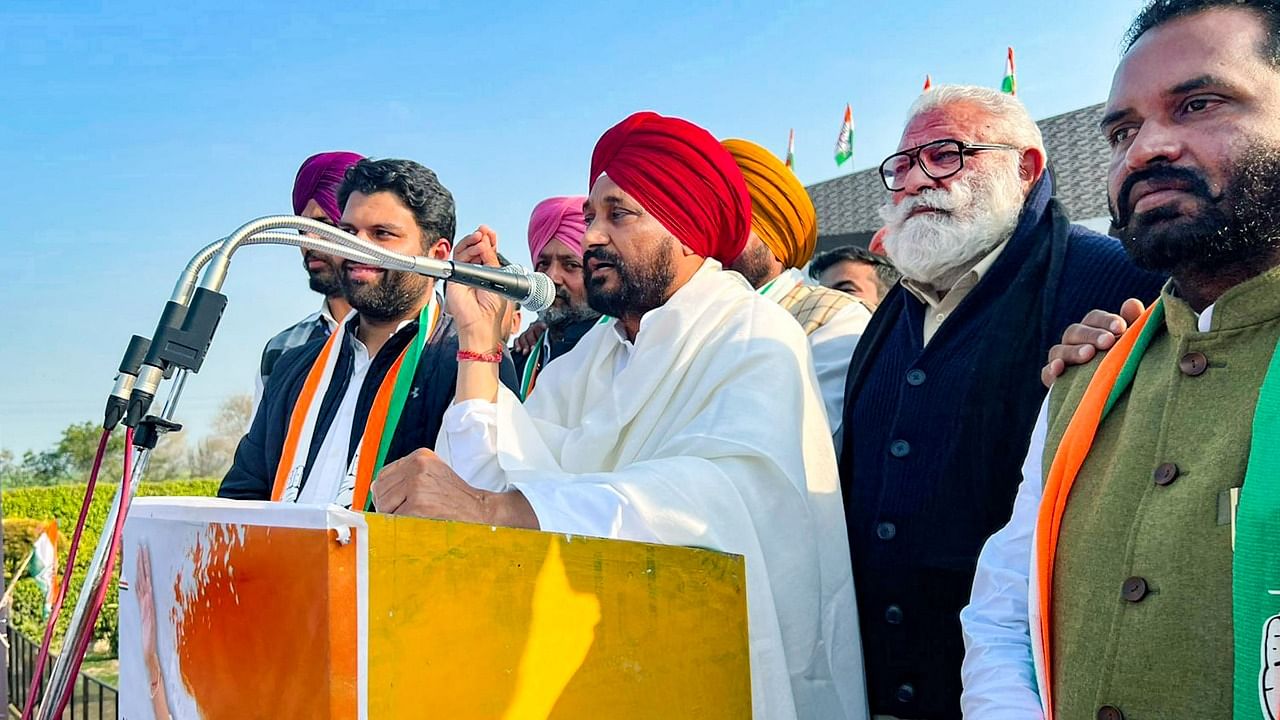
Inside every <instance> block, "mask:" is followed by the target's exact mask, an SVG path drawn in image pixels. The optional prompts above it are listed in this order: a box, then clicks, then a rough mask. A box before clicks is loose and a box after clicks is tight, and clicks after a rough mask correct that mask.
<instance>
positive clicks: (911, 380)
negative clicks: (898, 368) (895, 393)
mask: <svg viewBox="0 0 1280 720" xmlns="http://www.w3.org/2000/svg"><path fill="white" fill-rule="evenodd" d="M925 377H926V376H925V374H924V371H923V370H912V371H910V372H908V373H907V384H908V385H910V386H911V387H920V386H921V385H923V384H924V381H925Z"/></svg>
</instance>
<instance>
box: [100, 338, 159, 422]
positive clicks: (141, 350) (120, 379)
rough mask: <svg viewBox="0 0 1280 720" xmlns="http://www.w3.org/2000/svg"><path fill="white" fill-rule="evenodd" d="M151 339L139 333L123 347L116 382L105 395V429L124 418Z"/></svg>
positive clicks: (103, 420)
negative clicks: (108, 393)
mask: <svg viewBox="0 0 1280 720" xmlns="http://www.w3.org/2000/svg"><path fill="white" fill-rule="evenodd" d="M150 347H151V341H150V340H148V339H146V338H144V337H142V336H141V335H134V336H133V337H132V338H131V339H130V340H129V346H128V347H127V348H125V351H124V358H123V359H122V360H120V368H119V369H118V370H117V372H116V384H115V387H113V388H111V394H110V395H108V396H107V409H106V410H105V411H104V413H103V419H102V427H103V429H105V430H107V431H111V430H114V429H115V427H116V425H118V424H119V423H120V421H121V420H122V419H123V418H124V416H125V413H126V411H127V410H128V407H129V395H130V393H132V392H133V385H134V383H135V382H136V381H137V379H138V371H139V369H141V367H142V361H143V359H144V358H145V357H146V356H147V350H149V349H150Z"/></svg>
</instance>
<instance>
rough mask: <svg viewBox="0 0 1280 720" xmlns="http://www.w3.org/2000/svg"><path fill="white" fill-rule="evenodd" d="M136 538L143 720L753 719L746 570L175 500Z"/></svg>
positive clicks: (136, 686)
mask: <svg viewBox="0 0 1280 720" xmlns="http://www.w3.org/2000/svg"><path fill="white" fill-rule="evenodd" d="M125 541H126V542H125V549H124V558H123V561H122V566H123V568H124V579H123V582H122V587H123V590H122V592H121V594H120V598H121V608H120V612H121V618H120V623H121V641H120V657H121V711H122V713H121V717H126V718H130V719H131V720H132V719H135V718H152V717H155V716H156V712H157V708H164V707H167V708H168V710H169V712H171V713H172V715H173V717H175V718H178V717H182V718H185V717H192V718H195V717H201V718H205V719H206V720H221V718H294V717H296V718H333V719H335V720H337V719H338V718H344V719H345V718H370V719H372V720H383V719H385V720H392V719H400V718H495V719H515V718H521V719H524V718H565V719H570V718H583V719H586V718H591V719H595V718H617V719H619V720H625V719H628V718H712V719H714V718H725V719H726V720H728V719H730V718H732V719H733V720H739V719H741V718H749V717H750V715H751V688H750V669H749V663H748V650H747V619H746V582H745V569H744V566H743V561H742V558H741V557H738V556H733V555H726V554H722V553H717V552H711V551H706V550H696V549H688V548H675V547H664V546H657V545H647V544H642V543H630V542H620V541H613V540H601V539H595V538H586V537H581V536H566V535H555V534H549V533H540V532H531V531H524V530H512V529H507V528H491V527H487V526H479V525H469V524H463V523H448V522H436V521H428V520H420V519H415V518H401V517H393V516H384V515H375V514H370V515H365V514H361V513H352V512H349V511H345V510H339V509H337V508H322V507H306V506H296V505H282V504H272V503H247V502H231V501H222V500H209V499H199V500H195V499H177V498H156V499H152V498H148V499H140V500H138V501H136V502H135V503H134V507H133V510H132V512H131V514H130V518H129V520H128V524H127V526H126V536H125ZM144 570H146V571H148V572H143V571H144ZM157 675H158V676H159V677H157ZM157 689H158V691H159V698H160V700H161V701H163V705H161V704H158V703H157V698H156V693H155V692H153V691H156V690H157Z"/></svg>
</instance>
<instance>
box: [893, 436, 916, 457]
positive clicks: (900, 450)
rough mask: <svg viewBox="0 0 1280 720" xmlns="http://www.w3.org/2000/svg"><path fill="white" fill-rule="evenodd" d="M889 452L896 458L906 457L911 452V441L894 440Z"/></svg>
mask: <svg viewBox="0 0 1280 720" xmlns="http://www.w3.org/2000/svg"><path fill="white" fill-rule="evenodd" d="M889 454H890V455H892V456H894V457H896V458H904V457H906V456H908V455H910V454H911V443H909V442H907V441H906V440H894V441H893V442H892V443H890V444H889Z"/></svg>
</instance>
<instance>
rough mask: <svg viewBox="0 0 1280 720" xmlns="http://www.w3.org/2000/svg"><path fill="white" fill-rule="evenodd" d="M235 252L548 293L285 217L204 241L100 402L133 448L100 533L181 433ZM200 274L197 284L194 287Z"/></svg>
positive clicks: (66, 668)
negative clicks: (178, 420)
mask: <svg viewBox="0 0 1280 720" xmlns="http://www.w3.org/2000/svg"><path fill="white" fill-rule="evenodd" d="M283 231H289V232H283ZM299 233H308V235H302V234H299ZM243 245H292V246H294V247H302V248H310V249H314V250H319V251H321V252H324V253H328V254H330V255H336V256H339V257H343V258H347V259H349V260H354V261H356V262H359V263H363V264H366V265H372V266H376V267H381V268H385V269H388V270H399V271H404V272H413V273H418V274H421V275H427V276H430V277H434V278H438V279H446V280H453V281H454V282H459V283H463V284H466V285H470V286H473V287H478V288H481V289H485V290H489V291H491V292H496V293H498V294H501V295H503V296H504V297H507V298H509V299H512V300H515V301H516V302H519V303H520V304H522V305H524V306H525V307H527V308H530V309H532V310H535V311H541V310H544V309H546V308H547V307H548V306H550V305H551V302H552V301H553V300H554V299H555V288H554V286H553V285H552V283H551V281H550V279H549V278H547V276H546V275H543V274H541V273H529V272H527V271H525V270H523V269H522V268H518V267H507V268H501V269H499V268H491V267H483V266H478V265H468V264H465V263H454V262H450V261H447V260H436V259H434V258H427V257H419V256H412V255H402V254H400V253H395V252H391V251H389V250H386V249H385V248H382V247H380V246H378V245H377V244H375V243H371V242H368V241H365V240H361V239H360V238H357V237H355V236H353V235H350V234H348V233H345V232H342V231H341V230H338V229H336V228H334V227H332V226H329V225H325V224H324V223H320V222H316V221H314V220H309V219H307V218H300V217H295V216H292V215H279V216H269V217H263V218H259V219H257V220H253V221H251V222H248V223H245V224H244V225H242V226H241V227H240V228H239V229H237V230H236V231H235V232H233V233H232V234H231V235H229V236H227V237H225V238H223V239H222V240H219V241H217V242H214V243H210V244H209V245H207V246H205V247H204V248H202V249H201V250H200V252H198V253H196V254H195V256H193V257H192V258H191V260H190V261H189V262H188V263H187V265H186V267H185V268H184V269H183V271H182V274H181V275H180V276H179V278H178V282H177V284H176V285H175V286H174V290H173V294H172V295H171V296H170V298H169V301H168V302H167V303H166V304H165V309H164V312H163V313H162V314H161V316H160V321H159V322H158V323H157V325H156V331H155V333H154V334H153V335H152V337H151V339H148V338H144V337H141V336H138V335H135V336H133V338H132V339H131V340H130V341H129V344H128V347H127V348H126V350H125V353H124V357H123V359H122V360H121V362H120V366H119V369H118V372H117V375H116V380H115V384H114V386H113V387H112V390H111V394H110V396H109V397H108V400H107V406H106V411H105V412H104V415H103V427H104V428H106V429H107V430H111V429H113V428H114V427H115V426H116V425H117V424H118V423H120V422H124V423H125V425H126V426H128V427H132V428H137V429H138V433H137V435H136V437H135V447H134V448H127V449H126V452H133V453H134V458H135V462H134V464H133V468H132V472H131V473H130V476H131V478H132V480H133V482H132V483H131V485H130V491H129V492H128V493H123V492H121V489H120V488H117V490H116V496H115V499H114V500H113V502H112V505H111V510H110V511H109V515H108V518H107V523H106V525H105V526H104V527H106V528H112V527H114V526H115V518H117V517H119V516H120V514H121V513H124V514H127V513H128V512H129V506H130V504H131V503H132V501H133V495H134V493H136V492H137V488H138V484H139V482H140V481H141V479H142V476H143V474H144V473H145V472H146V468H147V465H148V461H149V459H150V455H151V451H152V450H153V449H154V448H155V444H156V442H157V440H158V439H159V436H160V434H161V433H163V432H166V431H169V430H176V429H178V428H179V427H180V426H178V425H176V424H175V423H174V422H173V418H174V416H175V413H176V411H177V405H178V399H179V398H180V397H181V395H182V390H183V387H184V386H185V384H186V381H187V378H188V376H189V375H190V374H191V373H195V372H198V371H199V370H200V367H201V365H202V364H203V362H204V357H205V354H206V353H207V352H208V349H209V345H210V343H212V341H213V335H214V332H215V331H216V330H217V326H218V321H219V320H220V319H221V316H222V311H223V309H224V308H225V307H226V303H227V298H226V296H224V295H223V294H222V293H221V292H220V290H221V288H222V284H223V281H224V280H225V279H226V275H227V271H228V269H229V267H230V263H231V256H232V255H233V254H234V253H235V251H236V250H237V249H239V248H240V247H241V246H243ZM202 271H203V273H204V276H203V278H202V279H201V281H200V282H199V283H198V284H197V278H200V275H201V272H202ZM175 371H176V372H177V378H176V379H175V381H174V382H173V383H172V386H171V390H170V394H169V397H168V400H167V401H166V402H165V404H164V408H163V410H162V411H161V415H160V417H153V416H148V415H147V412H148V410H149V409H150V407H151V403H152V400H153V399H154V398H155V395H156V393H157V391H158V390H159V386H160V384H161V382H162V381H163V380H164V379H165V378H168V377H170V376H172V375H173V374H174V372H175ZM138 438H144V439H138ZM112 541H113V538H112V533H111V532H104V533H103V534H102V536H101V537H100V538H99V541H98V547H97V549H96V550H95V552H94V556H93V559H92V561H91V564H90V566H89V569H88V572H87V573H86V575H85V581H84V584H83V586H82V587H81V590H80V596H79V598H78V600H77V603H76V608H75V613H74V614H73V615H72V618H71V623H70V626H69V630H68V632H67V637H66V638H64V641H63V647H65V648H75V647H77V646H78V641H79V640H80V639H81V638H83V636H84V634H85V633H88V632H92V628H91V627H89V622H88V617H89V615H90V613H89V612H88V611H89V605H90V598H92V597H94V595H95V594H96V593H97V592H98V590H99V589H100V588H101V587H102V583H104V582H108V581H110V578H106V577H104V576H105V569H106V556H107V554H108V549H109V548H110V547H111V543H112ZM75 654H76V653H75V652H74V651H72V652H63V653H62V654H60V655H59V656H58V659H57V661H56V663H55V664H54V666H53V668H52V670H51V677H52V678H53V681H51V682H50V683H49V688H50V691H49V692H47V693H46V694H45V696H44V697H42V698H41V702H40V709H39V711H38V713H37V718H39V719H40V720H54V718H53V716H54V714H56V712H57V711H56V708H58V707H60V705H61V704H62V700H63V697H61V696H62V695H65V692H64V691H63V690H62V689H61V688H65V686H66V682H65V681H66V679H67V678H68V677H70V675H71V674H72V669H71V668H72V667H73V665H74V663H77V662H78V661H79V658H75V657H73V656H74V655H75Z"/></svg>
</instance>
